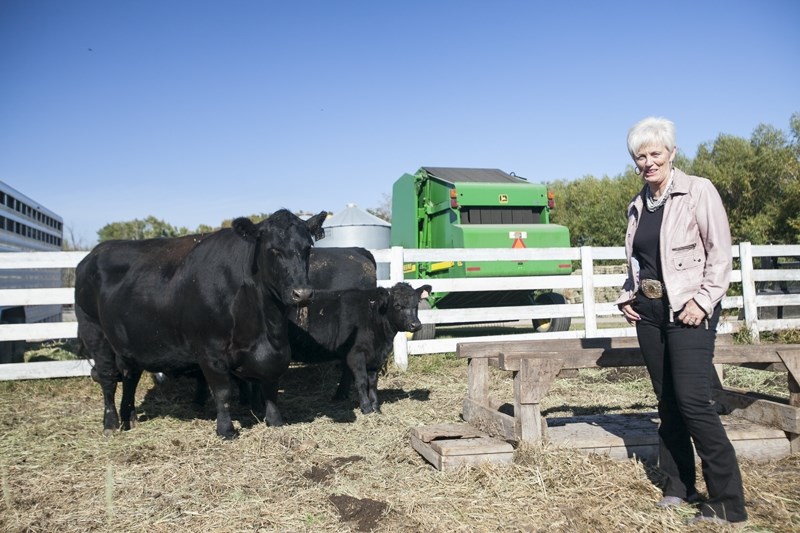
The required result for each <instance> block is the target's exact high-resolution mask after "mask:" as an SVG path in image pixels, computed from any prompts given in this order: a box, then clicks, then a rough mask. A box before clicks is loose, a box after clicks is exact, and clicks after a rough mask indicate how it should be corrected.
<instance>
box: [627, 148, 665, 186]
mask: <svg viewBox="0 0 800 533" xmlns="http://www.w3.org/2000/svg"><path fill="white" fill-rule="evenodd" d="M675 150H676V148H673V149H672V151H669V150H668V149H667V147H666V146H656V145H648V146H642V147H640V148H639V149H638V150H637V151H636V153H635V154H634V157H633V162H634V163H635V164H636V166H637V167H638V168H639V170H640V171H641V173H642V174H641V175H642V178H643V179H644V181H645V183H647V184H648V185H650V187H651V188H653V189H655V190H658V189H660V188H661V187H665V186H666V184H667V182H668V181H669V175H670V171H671V170H672V165H671V164H670V163H672V160H673V159H675Z"/></svg>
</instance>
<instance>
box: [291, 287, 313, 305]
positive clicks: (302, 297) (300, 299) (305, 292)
mask: <svg viewBox="0 0 800 533" xmlns="http://www.w3.org/2000/svg"><path fill="white" fill-rule="evenodd" d="M313 295H314V289H312V288H311V287H299V288H296V289H294V290H292V301H293V302H294V303H295V304H297V305H306V304H307V303H308V302H310V301H311V297H312V296H313Z"/></svg>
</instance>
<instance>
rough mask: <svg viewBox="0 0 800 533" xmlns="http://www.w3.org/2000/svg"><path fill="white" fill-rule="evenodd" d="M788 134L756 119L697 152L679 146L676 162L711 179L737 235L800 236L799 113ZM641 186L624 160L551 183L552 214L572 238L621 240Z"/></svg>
mask: <svg viewBox="0 0 800 533" xmlns="http://www.w3.org/2000/svg"><path fill="white" fill-rule="evenodd" d="M790 130H791V140H790V136H789V135H787V134H786V133H784V132H783V131H781V130H779V129H776V128H774V127H773V126H769V125H764V124H762V125H759V126H758V127H757V128H756V129H755V130H754V131H753V134H752V136H751V138H750V139H749V140H748V139H743V138H740V137H735V136H732V135H724V134H723V135H720V136H719V137H717V139H716V140H715V141H714V142H713V143H712V142H709V143H705V144H703V145H701V146H700V147H699V148H698V150H697V156H696V157H695V159H694V160H691V159H688V158H687V157H686V156H684V155H683V154H682V153H680V152H679V153H678V155H677V157H676V159H675V166H676V167H678V168H680V169H682V170H684V171H685V172H687V173H689V174H694V175H697V176H703V177H706V178H708V179H710V180H711V181H712V182H713V183H714V185H715V186H716V187H717V190H719V193H720V196H721V197H722V201H723V203H724V205H725V208H726V210H727V213H728V218H729V220H730V225H731V234H732V237H733V242H734V243H739V242H744V241H749V242H752V243H753V244H788V243H797V242H800V113H795V114H794V115H792V118H791V120H790ZM641 188H642V180H641V178H640V177H639V176H638V175H637V174H636V173H635V172H634V171H633V167H632V166H631V167H628V168H627V169H626V170H625V172H624V173H623V174H620V175H618V176H615V177H613V178H609V177H603V178H602V179H598V178H595V177H594V176H591V175H590V176H585V177H583V178H581V179H578V180H574V181H557V182H555V183H552V184H550V189H551V190H552V191H553V193H554V195H555V202H556V207H555V209H554V210H553V212H552V214H551V221H552V222H554V223H556V224H563V225H565V226H567V227H568V228H569V230H570V241H571V245H572V246H585V245H590V246H622V245H623V244H624V237H625V227H626V224H627V221H626V217H625V213H626V208H627V206H628V203H629V202H630V200H631V199H632V198H633V196H634V195H635V194H636V193H637V192H639V191H640V190H641Z"/></svg>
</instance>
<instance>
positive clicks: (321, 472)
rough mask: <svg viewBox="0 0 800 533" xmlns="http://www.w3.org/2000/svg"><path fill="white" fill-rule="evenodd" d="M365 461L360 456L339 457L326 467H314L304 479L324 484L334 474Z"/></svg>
mask: <svg viewBox="0 0 800 533" xmlns="http://www.w3.org/2000/svg"><path fill="white" fill-rule="evenodd" d="M363 460H364V458H363V457H361V456H359V455H351V456H349V457H337V458H336V459H333V460H332V461H330V462H328V463H326V464H324V465H321V466H317V465H314V466H312V467H311V470H309V471H308V472H305V473H304V474H303V477H304V478H306V479H308V480H310V481H314V482H316V483H323V482H325V481H327V480H328V479H329V478H330V477H331V476H333V474H335V473H336V471H337V470H338V469H340V468H342V467H345V466H349V465H351V464H353V463H357V462H358V461H363Z"/></svg>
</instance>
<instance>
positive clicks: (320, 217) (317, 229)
mask: <svg viewBox="0 0 800 533" xmlns="http://www.w3.org/2000/svg"><path fill="white" fill-rule="evenodd" d="M326 218H328V212H327V211H320V212H319V213H318V214H316V215H314V216H313V217H311V218H309V219H308V220H306V226H307V227H308V231H310V232H311V235H313V236H314V240H315V241H318V240H320V239H323V238H325V230H324V229H322V223H323V222H325V219H326Z"/></svg>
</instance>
